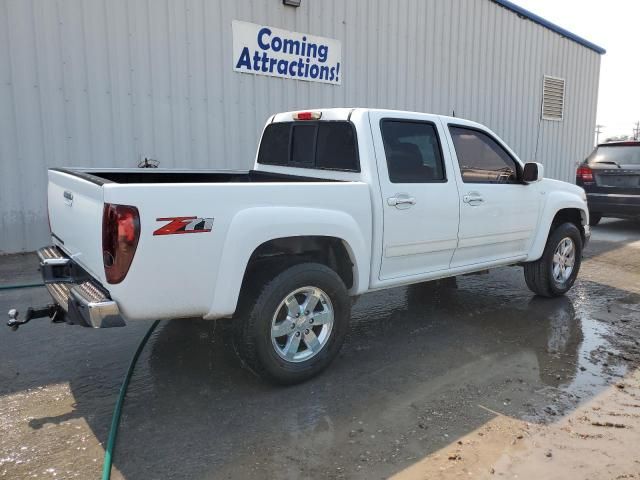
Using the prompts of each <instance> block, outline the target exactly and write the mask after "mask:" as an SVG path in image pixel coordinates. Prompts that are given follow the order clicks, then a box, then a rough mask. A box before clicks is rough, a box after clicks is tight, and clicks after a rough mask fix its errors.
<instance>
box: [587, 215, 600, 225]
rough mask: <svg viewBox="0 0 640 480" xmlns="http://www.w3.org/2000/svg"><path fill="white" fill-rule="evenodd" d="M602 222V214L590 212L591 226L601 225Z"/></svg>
mask: <svg viewBox="0 0 640 480" xmlns="http://www.w3.org/2000/svg"><path fill="white" fill-rule="evenodd" d="M600 220H602V214H601V213H591V212H589V225H591V226H594V225H597V224H599V223H600Z"/></svg>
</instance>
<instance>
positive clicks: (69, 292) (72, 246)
mask: <svg viewBox="0 0 640 480" xmlns="http://www.w3.org/2000/svg"><path fill="white" fill-rule="evenodd" d="M48 213H49V218H50V227H51V245H50V246H47V247H45V248H43V249H41V250H40V251H39V252H38V254H39V257H40V265H41V270H42V274H43V277H44V280H45V283H46V285H47V288H48V289H49V292H50V293H51V296H52V297H53V299H54V302H55V303H53V304H51V305H49V306H47V307H46V308H44V309H39V310H31V312H30V316H31V317H34V316H37V315H39V316H45V314H46V315H48V316H52V317H56V319H57V320H61V319H64V320H66V321H67V322H68V323H74V324H81V325H85V326H92V327H108V326H121V325H124V324H125V322H135V321H137V320H144V319H161V318H164V319H170V318H171V319H173V318H186V317H202V318H205V319H218V318H224V317H233V321H234V323H235V332H236V333H235V342H236V349H237V352H238V353H239V355H240V357H241V358H242V359H243V360H244V362H245V364H246V365H247V366H248V367H249V368H250V369H252V370H253V371H254V372H256V373H258V374H261V375H262V376H264V377H266V378H268V379H271V380H273V381H276V382H279V383H295V382H299V381H302V380H305V379H307V378H309V377H311V376H313V375H315V374H317V373H318V372H320V371H321V370H322V369H324V368H325V367H326V366H327V365H328V364H329V363H330V362H331V360H332V359H333V358H334V357H335V356H336V355H337V353H338V351H339V349H340V347H341V344H342V342H343V339H344V337H345V334H346V333H347V329H348V323H349V317H350V309H351V299H350V297H355V296H357V295H360V294H363V293H365V292H370V291H374V290H380V289H384V288H390V287H396V286H399V285H406V284H412V283H418V282H424V281H428V280H434V279H440V278H445V277H452V276H456V275H460V274H466V273H472V272H477V271H481V270H486V269H488V268H491V267H498V266H502V265H512V264H519V265H522V266H523V267H524V275H525V279H526V283H527V285H528V286H529V288H530V289H531V290H532V291H533V292H535V293H536V294H538V295H542V296H547V297H551V296H557V295H562V294H564V293H565V292H567V291H568V290H569V289H570V288H571V286H572V285H573V283H574V281H575V279H576V276H577V274H578V270H579V268H580V261H581V256H582V250H583V247H584V245H585V243H586V242H587V240H588V238H589V234H590V231H589V213H588V208H587V203H586V197H585V193H584V190H583V189H582V188H580V187H577V186H575V185H571V184H568V183H564V182H560V181H556V180H551V179H543V167H542V165H541V164H539V163H523V162H521V161H520V160H519V158H518V156H517V155H516V154H515V153H514V152H513V151H512V150H511V149H510V148H509V147H508V146H507V145H506V144H505V143H504V142H503V141H501V140H500V138H498V136H497V135H496V134H494V133H493V132H491V131H490V130H489V129H487V128H486V127H484V126H482V125H480V124H477V123H474V122H471V121H467V120H463V119H460V118H452V117H445V116H440V115H430V114H424V113H415V112H404V111H391V110H376V109H365V108H355V109H345V108H337V109H321V110H314V111H304V112H288V113H279V114H276V115H273V116H272V117H271V118H269V119H268V121H267V124H266V126H265V128H264V131H263V133H262V137H261V141H260V146H259V149H258V152H257V156H256V160H255V166H254V168H253V169H252V170H250V171H210V170H203V171H197V170H187V171H181V170H163V169H154V170H128V169H89V168H85V169H60V168H52V169H50V170H49V187H48ZM23 322H24V320H22V321H20V320H18V319H17V313H16V312H13V315H12V318H11V320H10V322H9V323H10V324H13V325H14V326H16V327H17V325H19V324H20V323H23Z"/></svg>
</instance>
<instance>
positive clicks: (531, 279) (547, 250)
mask: <svg viewBox="0 0 640 480" xmlns="http://www.w3.org/2000/svg"><path fill="white" fill-rule="evenodd" d="M567 237H568V238H570V239H571V240H573V245H574V248H575V258H574V264H573V271H572V272H571V275H570V276H569V278H567V279H566V281H563V282H559V281H557V280H556V279H555V278H554V276H553V256H554V254H555V251H556V248H557V247H558V245H559V244H560V242H561V241H562V240H563V239H564V238H567ZM581 262H582V237H581V235H580V231H579V230H578V227H576V226H575V225H574V224H573V223H563V224H561V225H558V226H557V227H556V228H555V229H554V230H553V231H552V232H551V233H550V234H549V238H548V239H547V244H546V245H545V247H544V252H543V254H542V257H541V258H540V259H539V260H537V261H535V262H529V263H525V264H524V279H525V281H526V282H527V286H528V287H529V289H530V290H531V291H532V292H533V293H535V294H537V295H541V296H543V297H559V296H560V295H564V294H565V293H567V292H568V291H569V289H570V288H571V287H572V286H573V283H574V282H575V280H576V277H577V276H578V272H579V271H580V264H581Z"/></svg>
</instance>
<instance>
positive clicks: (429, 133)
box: [380, 120, 445, 183]
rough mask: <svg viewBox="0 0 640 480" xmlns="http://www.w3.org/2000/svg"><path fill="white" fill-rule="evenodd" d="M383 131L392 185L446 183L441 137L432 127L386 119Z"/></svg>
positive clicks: (419, 123)
mask: <svg viewBox="0 0 640 480" xmlns="http://www.w3.org/2000/svg"><path fill="white" fill-rule="evenodd" d="M380 130H381V132H382V141H383V143H384V152H385V156H386V157H387V169H388V170H389V180H390V181H391V182H392V183H425V182H441V181H444V180H445V174H444V166H443V163H442V152H441V150H440V144H439V142H438V134H437V132H436V129H435V127H434V126H433V125H432V124H430V123H426V122H413V121H405V120H383V121H382V122H381V124H380Z"/></svg>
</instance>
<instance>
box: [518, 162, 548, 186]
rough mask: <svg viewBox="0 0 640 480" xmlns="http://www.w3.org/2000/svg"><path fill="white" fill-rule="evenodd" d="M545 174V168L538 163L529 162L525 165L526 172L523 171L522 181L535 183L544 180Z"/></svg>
mask: <svg viewBox="0 0 640 480" xmlns="http://www.w3.org/2000/svg"><path fill="white" fill-rule="evenodd" d="M543 173H544V166H543V165H542V164H541V163H537V162H527V163H525V164H524V170H523V171H522V181H523V182H524V183H535V182H539V181H540V180H542V178H543V177H542V175H543Z"/></svg>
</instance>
